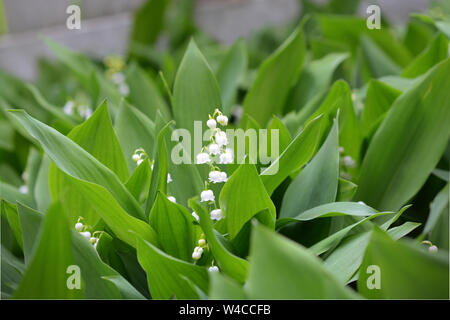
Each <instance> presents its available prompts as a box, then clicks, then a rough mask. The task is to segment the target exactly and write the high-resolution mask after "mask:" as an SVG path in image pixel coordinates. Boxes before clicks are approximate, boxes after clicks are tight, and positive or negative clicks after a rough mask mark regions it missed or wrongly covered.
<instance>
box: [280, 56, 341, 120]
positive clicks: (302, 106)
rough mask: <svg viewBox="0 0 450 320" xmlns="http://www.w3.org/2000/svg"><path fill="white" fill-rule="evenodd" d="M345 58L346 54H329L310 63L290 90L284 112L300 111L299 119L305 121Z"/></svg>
mask: <svg viewBox="0 0 450 320" xmlns="http://www.w3.org/2000/svg"><path fill="white" fill-rule="evenodd" d="M347 58H348V54H347V53H330V54H328V55H327V56H325V57H323V58H321V59H317V60H313V61H310V62H309V63H308V64H307V65H306V66H305V68H304V69H303V71H302V73H301V74H300V78H299V79H298V80H297V82H296V84H295V86H294V87H293V88H292V89H291V93H290V96H289V99H288V101H287V102H286V108H287V110H286V111H290V110H296V111H300V114H301V115H302V116H301V118H302V119H303V121H304V120H306V119H307V118H308V117H309V116H310V115H311V114H312V112H314V109H315V107H317V104H318V103H320V101H319V98H320V97H321V96H322V95H323V94H324V93H325V92H326V90H327V89H328V87H329V85H330V84H331V80H332V78H333V74H334V72H335V71H336V68H337V67H338V66H339V65H340V64H341V63H342V62H343V61H345V60H346V59H347ZM311 109H312V110H311ZM303 121H301V122H303Z"/></svg>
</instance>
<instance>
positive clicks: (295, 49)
mask: <svg viewBox="0 0 450 320" xmlns="http://www.w3.org/2000/svg"><path fill="white" fill-rule="evenodd" d="M305 51H306V48H305V38H304V34H303V23H302V24H300V25H299V26H298V27H297V28H296V29H295V31H294V32H293V33H292V34H291V35H290V36H289V38H288V39H286V41H285V42H284V43H283V44H282V45H281V46H280V47H279V48H278V49H277V50H276V51H275V52H274V53H273V54H272V55H271V56H270V57H269V58H267V59H266V60H265V61H264V62H263V64H262V65H261V67H260V68H259V69H258V74H257V76H256V79H255V81H254V82H253V85H252V87H251V88H250V91H249V92H248V93H247V95H246V97H245V100H244V105H243V106H244V112H246V113H248V114H249V115H251V116H252V117H253V118H254V119H255V120H256V121H257V122H258V123H259V124H260V125H261V126H265V125H266V123H267V121H269V119H270V117H271V116H272V115H273V114H279V113H281V112H282V111H283V106H284V103H285V101H286V98H287V96H288V93H289V90H290V88H291V86H292V85H293V84H294V83H295V81H297V79H298V76H299V75H300V71H301V69H302V67H303V61H304V58H305Z"/></svg>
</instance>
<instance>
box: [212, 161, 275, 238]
mask: <svg viewBox="0 0 450 320" xmlns="http://www.w3.org/2000/svg"><path fill="white" fill-rule="evenodd" d="M236 195H239V196H236ZM219 203H220V208H221V209H222V210H223V212H224V215H225V219H224V223H225V225H226V227H227V232H228V233H229V236H230V238H231V239H233V238H234V237H235V236H236V235H237V234H238V233H239V231H240V230H241V228H242V227H243V225H244V224H245V223H246V222H247V221H249V220H250V219H251V218H252V217H253V216H254V215H255V214H257V213H258V212H260V211H262V210H264V209H266V208H267V209H269V211H268V213H269V215H265V216H264V217H263V218H262V219H263V221H262V222H263V223H264V224H266V225H267V226H269V227H271V228H273V227H275V219H276V211H275V206H274V205H273V203H272V200H270V197H269V195H268V194H267V191H266V189H265V188H264V184H263V183H262V181H261V179H260V178H259V176H258V173H257V172H256V168H255V166H253V165H246V164H242V165H240V166H239V168H238V169H237V170H236V171H235V172H234V173H233V174H232V175H231V177H230V178H229V179H228V181H227V182H226V183H225V185H224V186H223V188H222V191H221V192H220V198H219Z"/></svg>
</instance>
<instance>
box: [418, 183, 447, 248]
mask: <svg viewBox="0 0 450 320" xmlns="http://www.w3.org/2000/svg"><path fill="white" fill-rule="evenodd" d="M449 192H450V191H449V184H448V183H447V185H446V186H445V187H444V188H443V189H442V190H441V191H439V193H438V194H437V195H436V197H435V198H434V199H433V202H432V203H431V209H430V213H429V215H428V219H427V222H426V224H425V227H424V229H423V233H424V234H428V235H429V238H430V240H431V241H432V242H433V244H435V245H437V246H438V247H439V248H442V249H447V250H448V238H449V236H448V234H449V229H448V213H449Z"/></svg>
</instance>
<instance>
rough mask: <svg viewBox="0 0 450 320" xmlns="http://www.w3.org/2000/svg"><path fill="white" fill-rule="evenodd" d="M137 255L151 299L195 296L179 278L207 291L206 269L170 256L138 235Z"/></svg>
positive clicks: (189, 287) (187, 284) (189, 286)
mask: <svg viewBox="0 0 450 320" xmlns="http://www.w3.org/2000/svg"><path fill="white" fill-rule="evenodd" d="M137 255H138V260H139V263H140V264H141V266H142V267H143V268H144V270H145V271H146V272H147V281H148V286H149V289H150V293H151V295H152V298H153V299H170V298H173V297H175V298H177V299H198V297H199V296H198V293H197V292H196V291H195V289H194V288H192V286H191V285H190V283H189V282H187V281H186V280H185V279H183V277H185V278H187V279H189V280H190V281H191V282H192V283H193V284H195V285H196V286H197V287H198V288H199V289H200V290H202V291H203V292H207V290H208V274H207V271H206V268H204V267H199V266H197V265H194V264H190V263H187V262H184V261H182V260H178V259H176V258H173V257H171V256H169V255H167V254H165V253H164V252H162V251H161V250H159V249H157V248H155V247H154V246H152V245H151V244H150V243H148V242H146V241H144V240H142V239H140V238H138V239H137Z"/></svg>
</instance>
